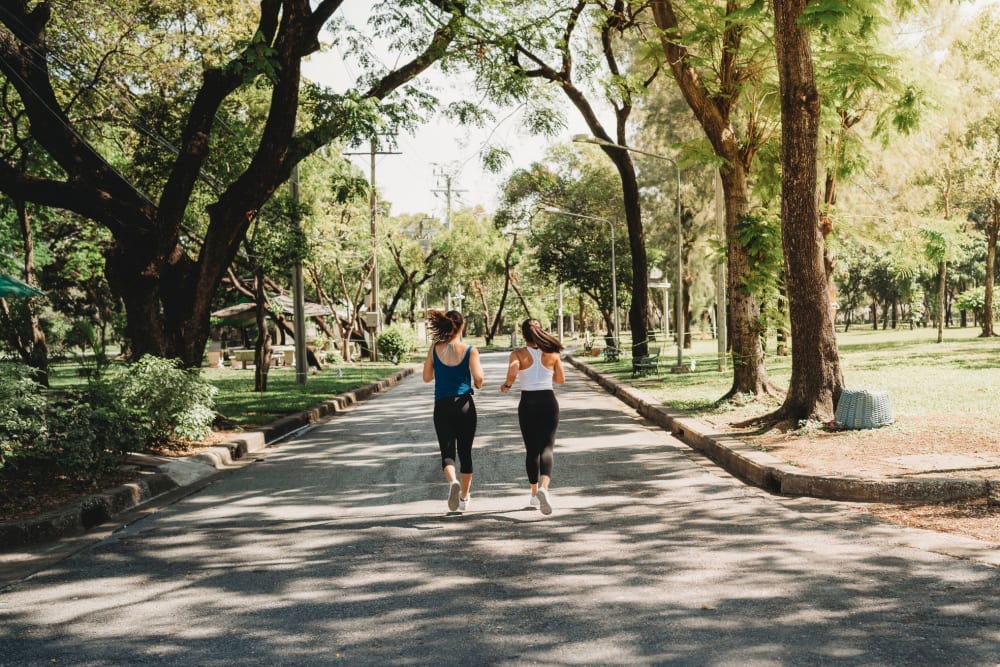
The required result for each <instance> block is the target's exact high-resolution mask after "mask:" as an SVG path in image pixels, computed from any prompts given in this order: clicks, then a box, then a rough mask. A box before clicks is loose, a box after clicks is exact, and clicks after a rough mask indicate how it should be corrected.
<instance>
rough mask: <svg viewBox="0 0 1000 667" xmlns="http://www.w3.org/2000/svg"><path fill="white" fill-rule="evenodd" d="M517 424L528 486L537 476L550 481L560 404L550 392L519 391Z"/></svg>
mask: <svg viewBox="0 0 1000 667" xmlns="http://www.w3.org/2000/svg"><path fill="white" fill-rule="evenodd" d="M517 421H518V423H519V424H520V425H521V437H522V438H524V449H525V456H524V468H525V470H526V471H527V473H528V481H529V482H530V483H531V484H537V483H538V476H539V475H545V476H546V477H552V448H553V447H554V446H555V444H556V429H557V428H558V427H559V402H558V401H556V394H555V392H554V391H552V390H551V389H543V390H540V391H522V392H521V402H520V403H518V405H517Z"/></svg>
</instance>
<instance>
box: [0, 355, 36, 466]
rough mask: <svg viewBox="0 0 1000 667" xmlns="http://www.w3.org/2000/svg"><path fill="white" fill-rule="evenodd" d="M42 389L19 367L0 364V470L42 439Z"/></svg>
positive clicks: (13, 364) (17, 365)
mask: <svg viewBox="0 0 1000 667" xmlns="http://www.w3.org/2000/svg"><path fill="white" fill-rule="evenodd" d="M42 391H43V388H42V386H41V385H40V384H38V383H37V382H35V381H34V380H32V379H31V369H29V368H28V367H27V366H25V365H24V364H20V363H3V364H0V469H3V467H4V466H5V465H7V464H8V463H13V462H15V461H16V460H17V459H18V458H20V457H23V456H26V455H27V454H28V453H29V452H30V451H31V449H32V448H33V447H35V446H37V445H38V443H40V442H43V441H44V439H45V433H46V429H45V397H44V396H43V395H42Z"/></svg>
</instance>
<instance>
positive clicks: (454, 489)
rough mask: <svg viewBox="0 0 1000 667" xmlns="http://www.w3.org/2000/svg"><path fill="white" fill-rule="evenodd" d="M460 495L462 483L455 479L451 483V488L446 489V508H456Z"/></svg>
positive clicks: (452, 509) (453, 509)
mask: <svg viewBox="0 0 1000 667" xmlns="http://www.w3.org/2000/svg"><path fill="white" fill-rule="evenodd" d="M460 495H462V485H461V484H459V483H458V480H457V479H456V480H455V481H454V482H452V483H451V489H449V491H448V509H449V510H451V511H452V512H454V511H455V510H457V509H458V497H459V496H460Z"/></svg>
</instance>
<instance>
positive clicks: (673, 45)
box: [652, 0, 776, 398]
mask: <svg viewBox="0 0 1000 667" xmlns="http://www.w3.org/2000/svg"><path fill="white" fill-rule="evenodd" d="M652 8H653V17H654V19H655V21H656V25H657V27H658V28H660V30H661V31H662V32H661V36H660V41H661V44H662V46H663V50H664V53H665V54H666V57H667V62H668V63H669V65H670V69H671V71H672V72H673V75H674V79H675V80H676V81H677V85H678V87H679V89H680V91H681V94H682V95H683V96H684V99H685V101H687V103H688V106H689V107H690V108H691V111H692V112H693V113H694V116H695V118H697V119H698V122H699V123H700V124H701V127H702V129H703V130H704V132H705V136H706V137H707V138H708V140H709V142H710V143H711V144H712V149H713V150H714V151H715V154H716V155H718V156H719V157H721V158H723V159H725V161H726V166H725V167H723V168H722V169H720V170H719V173H720V175H721V178H722V190H723V196H724V198H725V216H726V251H727V256H726V261H727V262H728V265H727V276H726V279H727V283H728V285H727V289H726V294H727V296H728V297H729V314H730V321H729V323H730V327H731V337H730V341H731V344H732V355H733V386H732V388H731V389H730V390H729V392H727V393H726V395H725V396H724V397H723V398H727V397H729V396H733V395H735V394H751V395H754V396H760V395H763V394H766V393H776V389H775V387H774V385H773V384H772V383H771V381H770V379H769V378H768V375H767V368H766V366H765V363H764V349H763V347H762V346H761V342H760V301H759V299H758V298H757V297H756V296H754V295H751V294H748V293H747V291H746V288H745V287H744V285H745V284H746V279H747V276H748V275H749V271H750V261H749V257H748V256H747V252H746V249H745V248H744V247H743V246H742V244H741V243H740V242H739V234H737V233H736V228H737V224H738V222H739V220H740V218H741V217H742V216H743V215H744V214H745V213H746V212H747V210H748V203H747V202H748V197H747V178H748V176H749V171H748V170H749V165H750V164H751V162H752V160H753V155H754V150H755V149H754V148H753V147H752V146H744V145H741V143H740V141H739V139H738V135H739V133H738V132H736V131H735V129H734V128H733V126H732V123H731V122H730V115H731V113H732V110H733V107H734V105H735V104H736V103H737V100H738V98H739V95H740V92H741V87H742V86H743V85H744V83H745V82H741V81H740V80H739V79H738V77H739V74H740V73H739V69H740V68H739V67H735V66H733V65H734V63H733V61H732V59H733V58H734V57H735V55H736V53H737V51H738V50H739V44H740V39H741V33H740V28H738V27H734V28H732V29H731V30H728V31H727V33H726V36H725V37H724V40H725V44H724V45H723V47H722V49H721V52H722V55H721V58H722V59H723V63H722V64H721V65H720V66H719V70H720V71H721V72H723V74H724V76H723V80H722V82H721V86H722V87H723V93H721V94H720V93H718V92H714V93H713V92H712V91H709V90H708V89H707V88H706V87H705V86H704V81H703V77H702V76H701V74H700V73H699V72H698V71H697V70H696V68H695V65H694V64H693V60H692V58H691V57H690V54H689V53H688V51H687V49H686V47H685V46H684V45H683V42H684V40H683V36H682V35H680V34H678V33H679V30H680V29H679V21H678V15H677V14H676V13H675V12H674V7H673V3H672V2H669V1H668V0H654V2H652ZM736 10H737V7H736V6H735V5H734V4H733V3H729V5H728V6H727V9H726V11H728V12H733V11H736ZM734 26H735V23H734Z"/></svg>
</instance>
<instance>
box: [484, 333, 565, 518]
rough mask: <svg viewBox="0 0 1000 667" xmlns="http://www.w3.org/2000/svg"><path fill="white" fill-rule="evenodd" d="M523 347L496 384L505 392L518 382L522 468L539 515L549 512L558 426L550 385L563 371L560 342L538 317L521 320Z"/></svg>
mask: <svg viewBox="0 0 1000 667" xmlns="http://www.w3.org/2000/svg"><path fill="white" fill-rule="evenodd" d="M521 335H522V336H523V337H524V342H525V346H524V347H522V348H519V349H517V350H514V351H513V352H511V353H510V359H509V361H508V363H507V378H506V380H505V381H504V383H503V384H502V385H500V391H501V393H504V394H506V393H507V392H508V391H510V389H511V387H512V386H513V384H514V380H520V382H521V401H520V403H518V406H517V420H518V423H519V424H520V426H521V437H522V438H524V449H525V457H524V467H525V470H526V471H527V473H528V482H529V483H530V484H531V500H530V502H531V505H532V506H535V507H538V509H539V510H541V512H542V514H552V503H551V495H550V494H549V482H551V481H552V459H553V452H552V450H553V447H554V446H555V443H556V429H557V428H558V427H559V403H558V401H556V394H555V391H553V389H552V385H553V383H554V384H563V383H564V382H566V376H565V374H564V373H563V366H562V358H561V357H560V356H559V353H560V352H561V351H562V349H563V346H562V343H561V342H559V339H558V338H556V337H555V336H553V335H551V334H549V333H547V332H545V331H543V330H542V325H541V323H540V322H539V321H538V320H525V321H524V323H523V324H521Z"/></svg>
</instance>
